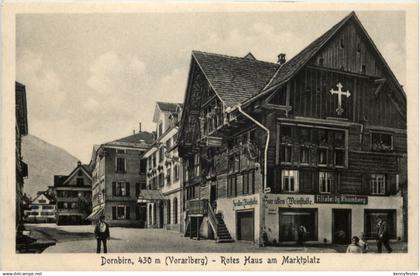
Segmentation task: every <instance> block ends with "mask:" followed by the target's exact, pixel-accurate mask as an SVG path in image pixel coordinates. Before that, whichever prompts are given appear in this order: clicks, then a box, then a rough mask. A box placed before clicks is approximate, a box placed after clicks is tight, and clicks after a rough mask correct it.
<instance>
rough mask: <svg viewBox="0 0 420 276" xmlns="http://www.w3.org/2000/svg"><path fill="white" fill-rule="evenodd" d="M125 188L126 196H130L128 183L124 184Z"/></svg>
mask: <svg viewBox="0 0 420 276" xmlns="http://www.w3.org/2000/svg"><path fill="white" fill-rule="evenodd" d="M125 188H126V190H127V196H130V182H125Z"/></svg>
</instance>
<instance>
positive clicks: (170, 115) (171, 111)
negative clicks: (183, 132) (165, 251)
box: [139, 102, 182, 231]
mask: <svg viewBox="0 0 420 276" xmlns="http://www.w3.org/2000/svg"><path fill="white" fill-rule="evenodd" d="M181 114H182V104H179V103H167V102H157V103H156V105H155V111H154V115H153V122H154V123H155V124H156V140H155V141H154V143H153V145H152V147H151V148H150V149H149V150H148V151H147V152H146V153H145V154H144V156H143V158H144V159H145V160H147V170H146V171H147V173H146V176H147V177H146V185H147V189H146V190H141V192H140V196H139V204H140V205H141V206H142V210H146V212H147V215H146V218H147V223H146V226H147V227H148V228H166V229H168V230H175V231H180V230H181V228H180V226H181V212H180V210H181V209H180V204H181V202H182V197H181V184H180V183H181V176H180V173H181V171H180V158H179V156H178V152H177V150H176V149H175V142H176V140H177V133H178V121H179V118H180V116H181Z"/></svg>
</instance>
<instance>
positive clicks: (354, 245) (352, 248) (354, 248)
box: [346, 236, 363, 253]
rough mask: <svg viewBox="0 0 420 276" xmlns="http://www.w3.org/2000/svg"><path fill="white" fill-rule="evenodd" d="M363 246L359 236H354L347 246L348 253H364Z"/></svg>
mask: <svg viewBox="0 0 420 276" xmlns="http://www.w3.org/2000/svg"><path fill="white" fill-rule="evenodd" d="M362 252H363V251H362V248H360V245H359V238H358V237H356V236H354V237H353V238H352V239H351V244H350V245H349V246H348V247H347V251H346V253H362Z"/></svg>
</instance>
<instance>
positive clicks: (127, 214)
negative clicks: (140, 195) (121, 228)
mask: <svg viewBox="0 0 420 276" xmlns="http://www.w3.org/2000/svg"><path fill="white" fill-rule="evenodd" d="M125 218H126V219H130V206H126V207H125Z"/></svg>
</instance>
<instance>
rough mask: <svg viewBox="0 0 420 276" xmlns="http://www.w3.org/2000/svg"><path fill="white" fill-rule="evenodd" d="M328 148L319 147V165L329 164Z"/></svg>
mask: <svg viewBox="0 0 420 276" xmlns="http://www.w3.org/2000/svg"><path fill="white" fill-rule="evenodd" d="M327 162H328V149H325V148H318V165H327Z"/></svg>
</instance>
